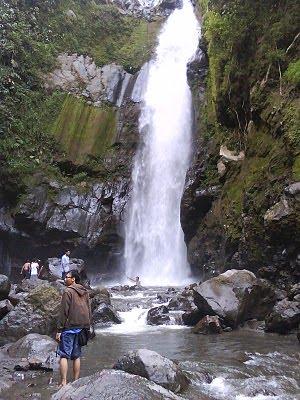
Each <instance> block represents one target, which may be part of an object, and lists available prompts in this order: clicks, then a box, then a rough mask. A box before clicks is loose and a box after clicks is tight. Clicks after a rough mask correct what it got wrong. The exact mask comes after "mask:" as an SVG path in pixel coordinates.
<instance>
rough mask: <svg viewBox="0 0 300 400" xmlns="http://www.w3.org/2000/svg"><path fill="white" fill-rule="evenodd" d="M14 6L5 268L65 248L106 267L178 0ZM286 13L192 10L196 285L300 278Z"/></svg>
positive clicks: (189, 234) (6, 117)
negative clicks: (238, 274) (150, 74)
mask: <svg viewBox="0 0 300 400" xmlns="http://www.w3.org/2000/svg"><path fill="white" fill-rule="evenodd" d="M17 3H18V2H16V3H14V4H9V3H8V2H2V4H1V5H0V7H1V15H2V19H3V21H2V23H3V26H4V30H3V32H4V40H3V41H2V42H1V51H2V54H3V57H2V61H1V71H2V72H3V73H2V72H1V75H0V83H1V85H0V95H1V99H2V98H3V99H4V101H3V103H2V106H1V109H0V111H1V118H2V119H3V121H4V123H3V125H2V126H3V127H2V128H1V129H2V130H1V133H3V135H2V136H1V138H0V152H1V157H0V178H1V185H0V186H1V194H0V263H1V265H0V268H1V270H2V271H4V272H5V273H9V272H10V270H11V267H14V266H19V265H20V263H21V262H23V260H24V258H26V257H36V256H37V257H39V258H44V257H45V258H47V257H49V256H57V255H58V253H60V252H62V251H63V249H64V248H65V247H71V249H75V254H73V255H74V256H78V257H83V258H85V259H86V260H87V264H90V265H93V266H94V267H96V268H97V269H98V266H99V268H102V269H106V270H113V269H115V268H116V266H120V264H121V255H122V246H123V233H122V230H123V227H122V225H123V221H124V212H125V205H126V202H127V200H128V198H129V195H130V175H131V166H132V161H133V157H134V153H135V149H136V146H137V143H138V129H137V124H138V115H139V105H138V104H139V100H140V93H141V90H142V89H143V82H144V80H145V76H146V74H147V64H146V62H147V60H149V58H150V57H151V52H152V50H153V47H154V45H155V40H156V37H157V32H158V29H159V27H160V23H161V20H162V18H163V16H166V15H167V14H168V13H169V11H170V10H171V9H172V8H174V7H176V6H180V4H179V2H177V1H165V2H164V1H163V2H159V4H158V5H157V7H154V8H151V7H150V8H149V9H148V8H147V7H146V8H145V7H144V8H143V10H144V11H143V10H142V9H141V5H140V3H137V2H129V3H128V2H122V1H117V2H116V1H113V2H112V4H110V5H107V4H106V5H103V4H98V2H92V1H86V2H84V4H83V3H82V4H81V3H80V4H79V3H77V2H72V9H70V3H69V2H59V3H58V2H52V1H35V2H34V5H33V4H31V3H26V4H25V3H24V4H23V3H22V4H19V3H18V4H17ZM297 6H298V4H297V2H296V1H293V0H285V1H281V2H274V1H271V0H270V1H265V2H263V3H262V2H260V1H258V0H257V1H255V2H254V3H251V5H250V4H248V3H247V2H246V3H245V2H244V1H239V0H226V1H219V0H212V1H207V0H200V2H199V4H197V7H198V10H199V12H200V14H201V15H202V19H203V39H202V40H201V42H200V43H199V50H198V53H197V55H196V57H195V59H194V60H193V61H191V63H190V64H189V66H188V71H187V74H188V78H189V82H190V86H191V88H192V91H193V96H194V114H195V124H194V126H195V134H194V154H193V158H192V162H191V167H190V169H189V171H188V175H187V180H186V187H185V192H184V195H183V199H182V212H181V219H182V226H183V229H184V233H185V237H186V243H187V246H188V257H189V262H190V263H191V265H192V267H193V270H194V271H195V272H196V273H198V274H199V275H202V276H203V278H207V277H209V276H211V275H214V274H217V273H219V272H223V271H225V270H226V269H228V268H238V269H241V268H247V269H249V270H251V271H254V272H257V271H258V272H259V274H260V275H261V276H262V277H264V278H268V279H271V280H274V281H277V283H279V284H282V285H285V283H286V282H287V281H294V280H296V279H297V277H298V274H299V263H300V256H299V239H298V238H299V237H300V235H299V215H300V213H299V181H300V175H299V154H300V153H299V151H300V149H299V137H300V135H299V111H298V110H299V62H298V61H296V60H297V55H298V53H297V46H298V44H299V35H298V33H297V30H296V27H297V26H298V25H299V23H298V22H299V21H298V13H297ZM282 10H284V12H282ZM133 16H134V17H133ZM137 17H138V18H137ZM266 21H268V22H267V23H266ZM266 24H267V26H266ZM45 26H49V27H50V29H49V30H45V29H44V27H45ZM12 32H14V35H12ZM26 46H27V47H29V48H30V49H31V53H32V54H34V57H30V56H27V55H26V54H31V53H26V54H25V53H24V52H22V51H21V49H23V48H27V47H26Z"/></svg>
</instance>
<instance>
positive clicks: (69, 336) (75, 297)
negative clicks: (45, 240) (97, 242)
mask: <svg viewBox="0 0 300 400" xmlns="http://www.w3.org/2000/svg"><path fill="white" fill-rule="evenodd" d="M65 285H66V286H67V288H66V289H65V291H64V293H63V295H62V300H61V306H60V317H59V320H58V324H57V327H58V333H57V334H56V340H57V341H58V342H59V347H58V351H57V353H58V354H59V356H60V362H59V364H60V376H61V386H65V385H66V384H67V373H68V360H72V361H73V377H74V380H76V379H78V378H79V375H80V356H81V346H80V344H79V334H80V332H81V330H82V329H83V328H87V329H90V326H91V307H90V300H89V294H88V291H87V289H86V288H85V287H83V286H82V285H81V284H80V276H79V274H78V272H77V271H76V270H71V271H68V272H67V273H66V276H65Z"/></svg>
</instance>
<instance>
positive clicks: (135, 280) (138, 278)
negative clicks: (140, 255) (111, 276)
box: [127, 276, 142, 287]
mask: <svg viewBox="0 0 300 400" xmlns="http://www.w3.org/2000/svg"><path fill="white" fill-rule="evenodd" d="M127 278H128V279H130V280H131V281H132V282H134V285H135V286H136V287H142V284H141V281H140V277H139V276H136V277H135V278H129V276H127Z"/></svg>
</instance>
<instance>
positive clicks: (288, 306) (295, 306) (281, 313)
mask: <svg viewBox="0 0 300 400" xmlns="http://www.w3.org/2000/svg"><path fill="white" fill-rule="evenodd" d="M299 323H300V302H298V301H289V300H288V299H283V300H281V301H279V302H278V303H277V304H276V305H275V306H274V309H273V311H272V312H271V314H270V315H268V316H267V318H266V329H265V330H266V331H267V332H278V333H288V332H289V331H291V330H292V329H295V328H297V327H298V325H299Z"/></svg>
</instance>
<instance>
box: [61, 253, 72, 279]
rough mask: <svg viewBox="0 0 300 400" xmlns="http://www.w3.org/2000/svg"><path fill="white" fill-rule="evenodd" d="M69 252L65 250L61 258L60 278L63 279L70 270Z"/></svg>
mask: <svg viewBox="0 0 300 400" xmlns="http://www.w3.org/2000/svg"><path fill="white" fill-rule="evenodd" d="M70 254H71V253H70V250H67V251H66V252H65V253H64V255H63V256H62V258H61V276H62V278H63V279H64V278H65V275H66V273H67V272H69V270H70Z"/></svg>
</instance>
